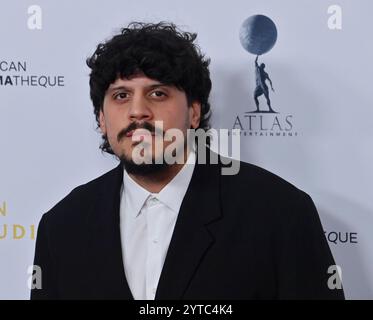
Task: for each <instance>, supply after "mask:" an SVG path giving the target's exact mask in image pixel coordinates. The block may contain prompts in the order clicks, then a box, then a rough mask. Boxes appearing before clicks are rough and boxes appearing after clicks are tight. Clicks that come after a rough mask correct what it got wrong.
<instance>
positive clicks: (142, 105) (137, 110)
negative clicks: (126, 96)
mask: <svg viewBox="0 0 373 320" xmlns="http://www.w3.org/2000/svg"><path fill="white" fill-rule="evenodd" d="M152 115H153V114H152V111H151V109H150V107H149V104H148V101H146V98H145V97H143V96H142V95H134V97H133V99H132V101H131V105H130V110H129V118H130V120H133V121H135V120H136V121H140V120H142V121H144V120H149V119H151V118H152Z"/></svg>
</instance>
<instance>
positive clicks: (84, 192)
mask: <svg viewBox="0 0 373 320" xmlns="http://www.w3.org/2000/svg"><path fill="white" fill-rule="evenodd" d="M119 170H121V168H120V166H117V167H116V168H113V169H112V170H110V171H108V172H106V173H104V174H102V175H101V176H99V177H97V178H95V179H93V180H91V181H89V182H87V183H84V184H82V185H79V186H77V187H76V188H74V189H73V190H72V191H71V192H70V193H69V194H67V195H66V196H65V197H64V198H63V199H61V200H60V201H59V202H58V203H57V204H55V205H54V206H53V207H52V208H51V209H50V210H49V211H47V212H46V213H45V214H44V215H43V218H44V219H45V220H52V221H54V222H61V221H68V220H69V218H70V217H73V218H74V219H79V216H80V215H81V213H84V212H87V211H88V210H90V209H91V207H92V205H93V204H94V200H95V199H96V198H97V196H98V195H99V194H100V193H101V192H102V191H103V190H104V189H105V187H106V186H107V185H108V184H110V183H112V181H114V180H115V179H116V178H117V177H118V174H119Z"/></svg>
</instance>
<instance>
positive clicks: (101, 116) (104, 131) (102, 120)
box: [99, 110, 106, 135]
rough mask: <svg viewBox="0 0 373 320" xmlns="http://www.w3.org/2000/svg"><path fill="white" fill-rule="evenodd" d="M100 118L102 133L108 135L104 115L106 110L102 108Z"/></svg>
mask: <svg viewBox="0 0 373 320" xmlns="http://www.w3.org/2000/svg"><path fill="white" fill-rule="evenodd" d="M99 120H100V130H101V133H102V134H103V135H106V125H105V116H104V112H103V111H102V110H100V116H99Z"/></svg>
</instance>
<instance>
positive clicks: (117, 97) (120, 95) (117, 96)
mask: <svg viewBox="0 0 373 320" xmlns="http://www.w3.org/2000/svg"><path fill="white" fill-rule="evenodd" d="M126 98H127V93H125V92H119V93H117V94H115V95H114V99H115V100H121V99H126Z"/></svg>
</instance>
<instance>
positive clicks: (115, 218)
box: [87, 165, 133, 299]
mask: <svg viewBox="0 0 373 320" xmlns="http://www.w3.org/2000/svg"><path fill="white" fill-rule="evenodd" d="M107 175H108V176H107V177H106V178H105V179H104V180H103V181H104V183H103V184H101V185H100V186H99V188H100V190H99V194H98V197H97V199H95V201H94V207H93V210H92V212H91V214H90V215H89V217H88V221H87V224H88V226H89V228H88V231H89V240H88V250H87V254H88V257H87V258H88V261H89V264H90V269H91V270H90V271H91V277H92V287H91V290H92V292H91V293H90V294H92V296H93V297H94V298H111V299H133V296H132V294H131V291H130V289H129V286H128V283H127V280H126V277H125V272H124V266H123V259H122V248H121V238H120V228H119V219H120V216H119V206H120V191H121V186H122V181H123V170H122V166H121V165H118V166H117V167H116V168H115V169H113V170H112V171H110V172H109V173H108V174H107Z"/></svg>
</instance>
